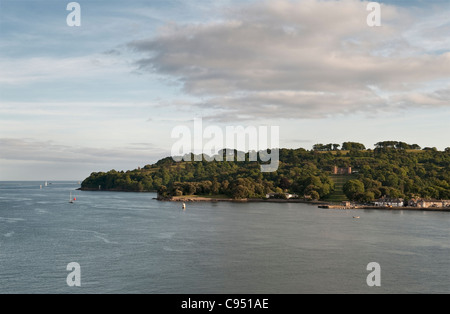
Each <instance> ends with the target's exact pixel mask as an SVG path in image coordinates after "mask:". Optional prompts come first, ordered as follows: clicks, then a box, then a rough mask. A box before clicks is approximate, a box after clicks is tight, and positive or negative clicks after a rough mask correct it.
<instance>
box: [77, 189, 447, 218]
mask: <svg viewBox="0 0 450 314" xmlns="http://www.w3.org/2000/svg"><path fill="white" fill-rule="evenodd" d="M77 190H78V191H90V192H123V193H157V191H142V192H139V191H126V190H114V189H109V190H98V189H89V188H78V189H77ZM153 199H154V200H157V201H159V202H185V203H196V202H211V203H218V202H230V203H299V204H308V205H317V207H318V208H322V209H339V210H350V209H353V210H361V209H365V210H390V211H401V210H408V211H425V212H450V208H447V207H432V208H421V207H380V206H368V205H355V206H342V205H336V203H330V202H326V201H307V200H302V199H262V198H248V199H232V198H213V197H201V196H174V197H172V198H160V197H157V198H153Z"/></svg>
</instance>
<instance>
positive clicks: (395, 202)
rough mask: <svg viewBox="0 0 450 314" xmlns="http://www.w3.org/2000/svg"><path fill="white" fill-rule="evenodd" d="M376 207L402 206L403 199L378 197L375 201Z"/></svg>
mask: <svg viewBox="0 0 450 314" xmlns="http://www.w3.org/2000/svg"><path fill="white" fill-rule="evenodd" d="M375 206H378V207H403V206H404V200H403V199H402V198H380V199H379V200H376V201H375Z"/></svg>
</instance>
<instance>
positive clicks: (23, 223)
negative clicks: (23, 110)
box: [0, 182, 450, 294]
mask: <svg viewBox="0 0 450 314" xmlns="http://www.w3.org/2000/svg"><path fill="white" fill-rule="evenodd" d="M40 185H44V182H0V293H183V294H184V293H186V294H191V293H195V294H196V293H226V294H229V293H237V294H240V293H246V294H250V293H251V294H258V293H264V294H266V293H267V294H272V293H274V294H278V293H285V294H297V293H450V266H449V261H450V241H449V239H450V237H449V233H450V228H449V227H450V213H436V212H433V213H432V212H428V213H427V212H407V211H369V210H367V211H352V210H327V209H318V208H317V207H315V206H309V205H304V204H273V203H271V204H265V203H244V204H237V203H236V204H235V203H193V204H188V205H187V209H186V211H184V212H183V211H182V210H181V206H180V204H179V203H170V202H169V203H163V202H157V201H155V200H153V199H152V198H154V197H155V194H151V193H145V194H144V193H142V194H140V193H112V192H81V191H75V189H76V188H77V187H78V185H77V184H76V183H74V182H53V183H52V184H51V185H49V186H47V187H44V186H43V188H42V189H40V188H39V186H40ZM70 192H72V193H74V196H75V197H76V198H77V202H76V203H75V204H69V194H70ZM353 216H360V217H361V218H360V219H353ZM71 262H76V263H78V264H79V265H80V267H81V287H74V288H71V287H69V286H68V285H67V284H66V278H67V276H68V275H69V273H70V271H67V270H66V267H67V265H68V264H69V263H71ZM371 262H377V263H379V265H380V266H381V287H373V288H371V287H369V286H368V285H367V283H366V278H367V276H368V275H369V273H370V271H367V269H366V268H367V265H368V264H369V263H371Z"/></svg>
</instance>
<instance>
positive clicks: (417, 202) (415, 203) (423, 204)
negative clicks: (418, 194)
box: [408, 199, 450, 208]
mask: <svg viewBox="0 0 450 314" xmlns="http://www.w3.org/2000/svg"><path fill="white" fill-rule="evenodd" d="M408 206H410V207H418V208H433V207H438V208H444V207H450V200H425V199H412V200H410V201H409V202H408Z"/></svg>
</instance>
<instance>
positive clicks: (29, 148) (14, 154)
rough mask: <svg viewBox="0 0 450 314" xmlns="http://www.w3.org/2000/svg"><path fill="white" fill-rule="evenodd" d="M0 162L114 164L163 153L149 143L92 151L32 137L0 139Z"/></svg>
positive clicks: (88, 148)
mask: <svg viewBox="0 0 450 314" xmlns="http://www.w3.org/2000/svg"><path fill="white" fill-rule="evenodd" d="M0 147H1V151H0V159H3V160H11V161H27V162H39V163H42V162H44V163H74V164H103V165H104V164H109V165H111V164H116V165H120V164H123V163H134V164H136V165H138V164H141V163H142V162H145V161H149V162H150V161H153V160H155V159H158V158H161V157H162V156H164V152H163V151H162V150H161V149H159V148H157V147H155V146H154V145H153V144H150V143H132V144H130V145H128V146H126V147H116V148H94V147H81V146H70V145H63V144H58V143H56V142H54V141H39V140H35V139H32V138H19V139H17V138H0Z"/></svg>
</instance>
